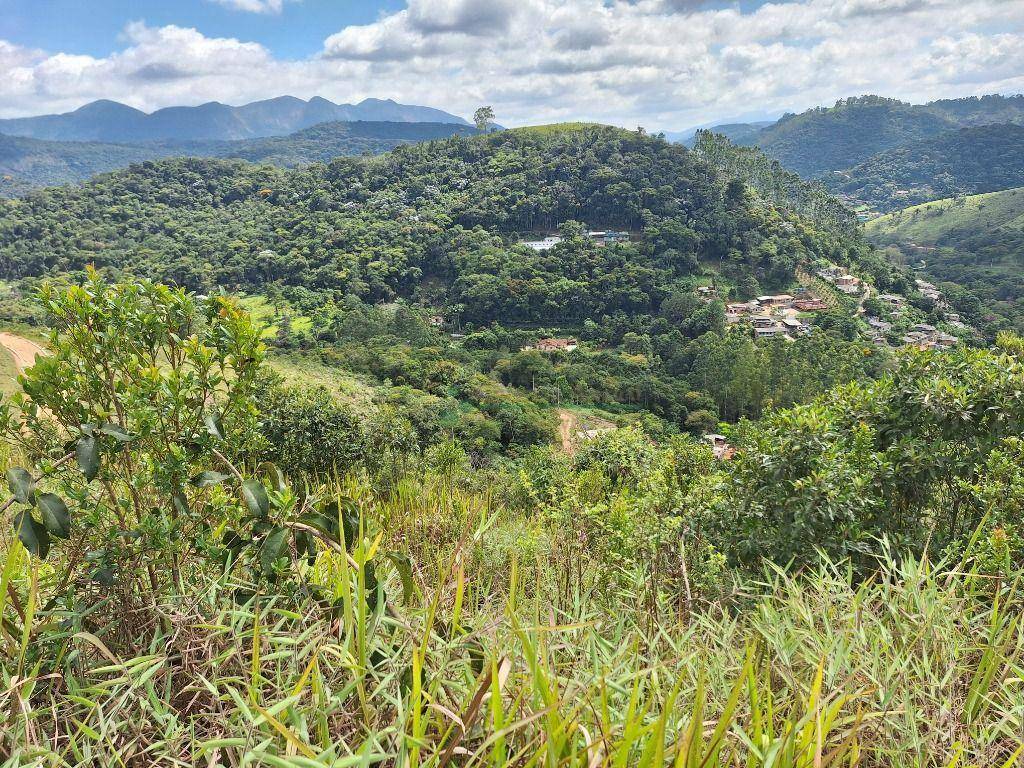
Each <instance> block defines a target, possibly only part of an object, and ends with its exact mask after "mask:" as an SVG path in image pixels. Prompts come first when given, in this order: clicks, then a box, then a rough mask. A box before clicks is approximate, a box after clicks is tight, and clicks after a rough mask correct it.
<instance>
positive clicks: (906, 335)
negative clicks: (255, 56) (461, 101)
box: [0, 4, 1024, 768]
mask: <svg viewBox="0 0 1024 768" xmlns="http://www.w3.org/2000/svg"><path fill="white" fill-rule="evenodd" d="M260 8H261V12H262V10H265V11H266V14H267V18H268V19H269V20H270V22H271V23H273V22H274V21H275V18H272V17H273V16H274V14H276V13H281V14H286V13H290V12H296V11H300V10H304V9H305V5H304V4H290V6H286V5H282V6H281V8H280V9H278V10H275V9H274V8H270V7H268V8H266V9H263V8H262V6H261V7H260ZM460 8H462V6H459V5H458V4H449V5H447V6H446V12H448V13H449V16H446V17H445V18H444V19H441V20H440V21H443V22H444V24H442V25H440V26H437V25H438V24H440V22H439V21H438V20H437V19H434V20H433V22H432V23H434V24H435V28H436V30H442V32H443V35H444V36H445V39H446V40H450V39H452V38H454V37H457V36H459V35H463V36H465V35H464V33H463V32H457V31H455V30H454V28H453V27H452V25H454V24H455V22H457V21H458V22H460V23H463V24H466V23H470V22H471V23H472V25H474V29H476V28H479V30H492V26H490V25H492V24H496V23H497V22H498V21H500V19H498V20H497V21H495V19H494V18H493V17H492V16H491V15H488V14H472V15H470V16H469V17H467V18H468V21H467V19H465V18H463V17H461V16H459V15H458V12H459V9H460ZM617 8H618V6H616V5H615V4H608V5H606V6H602V10H603V12H605V13H613V12H617ZM207 10H208V11H209V12H211V13H213V12H214V11H213V10H212V9H207ZM427 10H429V9H426V6H417V7H415V8H414V7H413V6H411V5H410V7H409V9H407V10H406V11H403V13H405V14H406V15H404V16H400V17H399V21H400V22H401V23H408V24H412V25H419V27H414V28H415V29H416V30H418V31H417V33H416V34H417V35H422V36H423V37H424V39H427V38H429V37H430V34H438V33H437V32H436V31H435V32H434V33H431V32H430V30H429V29H428V27H426V26H424V25H425V24H426V23H427V22H425V21H424V19H423V18H422V16H421V15H417V14H424V13H427ZM499 10H500V9H499ZM229 11H230V9H228V8H226V7H224V8H219V9H217V12H220V13H225V14H226V13H228V12H229ZM250 12H252V11H250ZM492 12H493V11H492V10H490V9H489V10H488V13H492ZM635 12H637V13H641V12H642V13H652V12H653V11H652V10H651V8H648V7H647V6H644V7H643V8H642V9H636V10H635ZM690 12H691V13H699V11H690ZM715 13H722V14H726V15H728V14H739V13H740V11H738V10H728V9H726V10H720V11H715ZM391 23H393V24H394V23H397V22H391ZM500 28H501V27H500V24H499V25H498V26H497V27H494V29H500ZM178 34H186V33H183V32H179V33H178ZM578 34H579V35H583V32H582V31H579V32H578ZM353 39H358V40H359V41H361V43H360V45H361V46H363V47H359V48H357V49H356V52H357V53H358V54H359V55H360V56H368V55H369V54H368V53H365V52H364V51H365V45H366V44H367V43H366V38H363V37H358V38H352V37H351V36H346V37H344V38H342V39H340V40H335V41H334V43H333V45H334V46H335V47H334V48H332V50H334V51H340V50H348V51H350V50H351V49H350V48H346V47H345V46H351V45H353V43H352V40H353ZM413 39H416V40H418V39H419V37H415V36H414V37H413ZM560 39H561V38H560ZM572 39H573V38H572V37H571V36H570V37H568V38H565V44H566V45H569V44H572V43H571V41H572ZM2 51H3V49H0V52H2ZM374 55H375V56H376V55H379V56H384V57H387V56H390V55H392V54H391V53H390V52H378V53H374ZM318 66H321V67H343V66H344V65H342V64H338V63H337V62H335V61H334V60H333V59H330V58H329V57H327V56H326V55H325V56H324V57H323V59H322V60H318ZM359 66H360V67H362V66H365V65H364V64H360V65H359ZM389 66H390V65H389ZM415 66H420V64H419V63H417V64H416V65H415ZM734 114H735V113H734ZM750 114H757V113H756V112H751V113H750ZM364 117H372V118H374V119H369V120H364V119H362V118H364ZM494 117H495V116H494V111H493V110H492V109H490V108H489V107H482V108H480V109H479V110H478V111H477V115H476V116H475V121H474V122H475V125H473V126H470V125H469V124H468V123H467V122H466V121H464V120H462V119H461V118H457V117H455V116H454V115H452V114H450V113H447V112H442V111H440V110H436V109H430V108H426V107H418V106H411V105H402V104H398V103H396V102H393V101H382V100H378V99H367V100H365V101H362V102H360V103H358V104H355V105H350V104H334V103H332V102H328V101H326V100H325V99H316V98H314V99H311V100H308V101H307V100H304V99H293V98H289V97H284V98H282V99H271V100H267V101H262V102H254V103H250V104H248V105H246V106H243V107H226V106H225V105H223V104H220V103H215V102H214V103H209V104H204V105H202V106H199V107H168V108H164V109H158V110H153V111H151V112H144V111H141V110H134V109H132V108H130V107H126V106H124V105H123V104H118V103H114V102H103V101H101V102H93V103H91V104H89V105H87V106H86V107H83V108H81V109H79V110H76V111H74V112H69V113H61V114H55V115H43V116H39V117H29V118H15V119H13V120H3V121H0V170H2V171H3V173H4V174H5V175H4V181H3V182H0V185H2V184H4V183H6V184H7V187H3V186H0V194H3V195H5V196H6V199H0V468H2V469H3V470H4V473H5V480H6V490H7V493H6V494H5V495H4V497H3V498H0V512H3V513H5V514H4V519H3V523H4V524H3V526H2V528H0V709H2V710H3V711H4V712H5V713H11V717H10V718H9V722H8V723H7V724H6V725H5V728H4V729H2V730H0V762H2V761H5V760H6V761H8V762H9V763H10V764H11V765H12V766H13V765H18V766H21V765H24V766H26V768H29V766H31V768H43V766H51V765H52V766H58V765H59V766H68V768H85V767H86V766H93V765H114V764H117V765H126V766H135V765H139V766H141V765H208V766H254V767H255V766H272V767H273V768H310V767H311V766H339V767H340V766H355V765H382V766H383V765H387V766H392V765H393V766H403V768H406V767H407V768H428V767H429V768H455V766H465V768H480V767H481V766H485V765H486V766H491V767H492V768H506V766H512V765H516V766H519V765H524V766H534V767H535V768H541V767H542V766H543V768H562V767H563V766H565V767H570V766H571V767H573V768H612V767H613V766H634V765H635V766H641V767H642V768H666V766H674V767H675V768H699V767H702V766H707V767H708V768H712V767H714V768H732V767H733V766H738V765H745V766H748V767H749V768H768V767H769V766H773V767H775V768H805V767H806V766H811V765H814V766H821V768H825V766H838V765H844V766H846V765H848V766H855V765H864V766H880V767H882V766H886V767H888V766H892V767H893V768H896V767H897V766H905V765H915V766H943V768H978V767H980V766H989V765H991V766H996V768H1013V766H1014V765H1016V764H1018V762H1019V758H1020V757H1021V756H1022V755H1024V743H1022V742H1021V737H1020V733H1021V732H1022V725H1024V719H1022V712H1024V698H1022V697H1024V692H1022V687H1021V685H1020V674H1019V668H1020V663H1021V659H1024V636H1022V633H1021V632H1020V620H1019V619H1020V615H1021V611H1022V609H1024V594H1022V593H1021V583H1022V575H1024V529H1022V528H1021V524H1020V518H1021V511H1022V510H1024V432H1022V427H1021V425H1022V424H1024V338H1022V334H1024V284H1022V283H1021V275H1022V274H1024V273H1022V269H1024V263H1022V262H1021V254H1022V253H1024V181H1022V180H1020V179H1019V174H1020V173H1021V170H1022V168H1024V163H1022V162H1021V157H1022V156H1024V155H1022V154H1021V153H1022V152H1024V141H1022V140H1021V139H1022V136H1021V131H1022V130H1024V129H1022V128H1021V124H1022V123H1024V101H1022V99H1021V97H1019V96H1017V97H1012V96H1008V97H982V98H976V97H971V98H965V99H946V100H940V101H933V102H931V103H928V104H924V105H911V104H908V103H905V102H902V101H897V100H895V99H883V98H880V97H870V96H869V97H859V98H849V99H843V100H841V101H840V102H839V103H837V104H836V106H834V107H828V108H818V109H812V110H809V111H807V112H804V113H802V114H800V115H786V116H785V117H784V118H782V119H781V120H779V121H764V122H761V123H757V124H728V125H724V126H720V128H722V130H721V131H715V130H699V131H696V132H694V134H693V136H692V137H691V140H689V141H688V144H689V146H684V145H682V144H679V143H675V142H671V141H669V140H667V139H666V137H665V136H663V135H661V134H658V133H651V132H649V131H647V130H645V129H643V128H635V129H634V128H631V129H624V128H620V127H616V126H613V125H606V124H603V123H600V122H594V121H590V120H579V121H575V120H574V121H572V122H545V123H544V124H540V125H529V126H525V127H517V128H508V129H504V128H499V127H498V126H496V125H495V124H494ZM321 118H327V119H321ZM5 130H7V131H10V130H15V131H19V132H20V133H21V134H22V135H18V136H14V135H3V134H4V132H5ZM44 340H45V341H44ZM4 764H5V765H6V764H7V763H4Z"/></svg>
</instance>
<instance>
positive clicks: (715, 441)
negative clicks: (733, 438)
mask: <svg viewBox="0 0 1024 768" xmlns="http://www.w3.org/2000/svg"><path fill="white" fill-rule="evenodd" d="M704 441H705V442H706V443H707V444H708V445H710V446H711V453H712V455H713V456H714V457H715V458H716V459H719V460H727V459H731V458H732V457H733V455H734V454H735V453H736V449H735V448H733V447H732V446H731V445H729V443H728V441H727V440H726V439H725V435H704Z"/></svg>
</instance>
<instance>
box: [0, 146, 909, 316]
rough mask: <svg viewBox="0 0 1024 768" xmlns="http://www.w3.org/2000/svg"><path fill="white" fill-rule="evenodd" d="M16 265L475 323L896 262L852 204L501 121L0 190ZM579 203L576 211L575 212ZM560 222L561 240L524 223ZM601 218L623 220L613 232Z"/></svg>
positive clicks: (885, 276)
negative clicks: (299, 296)
mask: <svg viewBox="0 0 1024 768" xmlns="http://www.w3.org/2000/svg"><path fill="white" fill-rule="evenodd" d="M0 212H2V216H0V255H2V257H3V261H2V265H0V276H2V277H6V278H16V277H23V276H30V275H39V274H43V273H45V272H47V271H54V270H56V271H75V270H80V269H82V268H83V267H84V266H85V265H86V264H94V265H96V266H97V267H100V268H111V269H115V270H117V269H131V270H135V271H137V272H139V273H143V274H147V275H150V276H154V277H158V278H160V279H163V280H169V281H172V282H174V283H176V284H179V285H183V286H187V287H191V288H196V289H200V288H201V289H203V290H209V289H211V288H213V287H215V286H226V287H232V288H235V287H242V288H255V289H258V288H261V287H263V286H265V285H266V284H268V283H275V282H276V283H280V284H281V285H282V286H286V287H290V288H294V289H298V288H302V289H306V290H307V291H311V292H319V293H324V292H326V293H329V294H332V295H333V296H335V297H338V298H340V297H343V296H354V297H358V298H360V299H363V300H366V301H370V302H377V301H388V300H392V299H394V298H396V297H406V298H412V299H417V300H425V301H438V300H440V303H443V304H444V306H445V307H446V308H448V309H449V310H450V311H451V312H452V313H453V314H454V315H456V316H457V317H458V318H461V319H462V320H466V321H472V322H490V321H493V320H501V319H508V318H511V319H514V320H515V321H517V322H548V323H555V322H582V321H583V320H585V319H597V318H599V317H600V316H601V315H602V314H606V313H610V312H614V311H617V310H622V311H626V312H629V313H638V312H651V311H654V310H656V309H657V307H658V306H659V305H660V303H661V301H662V300H663V299H664V298H665V296H666V295H667V292H668V291H669V290H670V289H671V286H672V284H673V282H674V281H678V280H680V279H683V278H686V277H687V276H691V275H694V274H696V273H697V272H698V271H699V267H700V265H701V264H702V263H710V264H713V265H716V266H717V267H718V268H719V269H720V271H721V272H723V273H725V274H728V275H730V276H732V277H733V278H735V279H736V280H737V281H739V280H740V279H744V278H747V279H753V280H755V281H758V282H760V283H762V284H763V285H764V286H765V287H772V286H782V287H784V286H785V285H786V284H787V283H788V282H790V281H791V280H792V278H793V274H794V270H795V269H796V267H797V266H798V265H800V264H802V263H803V264H806V263H810V262H811V261H813V260H814V259H815V258H825V259H829V260H831V261H834V262H836V263H840V264H847V265H850V264H853V263H856V264H857V266H858V267H859V268H861V269H863V270H867V271H869V272H871V273H874V274H875V277H876V279H878V280H880V281H883V284H882V285H881V287H887V285H886V284H885V283H886V282H887V281H889V280H891V279H892V276H891V273H890V272H889V271H888V270H887V268H886V267H885V265H884V263H883V262H882V261H881V260H880V259H877V258H875V257H873V256H872V254H871V252H870V249H869V248H868V247H867V246H866V245H865V244H864V243H863V242H861V241H860V239H859V238H858V237H857V236H856V235H855V234H851V233H847V232H844V231H841V230H837V229H836V228H835V226H834V223H835V222H834V219H835V217H836V216H838V215H839V213H838V212H837V210H834V209H831V208H828V207H827V206H818V207H812V206H808V207H805V208H804V214H805V215H800V214H799V213H794V212H793V211H791V210H790V209H789V208H785V207H777V206H776V205H774V204H772V202H771V201H770V200H766V199H764V198H763V197H761V196H760V195H758V194H756V193H751V192H750V187H749V186H748V185H747V184H745V183H744V182H743V181H742V180H739V179H733V180H731V181H730V180H729V179H728V178H727V177H725V176H723V175H722V174H721V173H720V172H719V171H718V170H716V168H715V167H714V166H712V165H711V164H710V163H708V162H707V161H705V160H703V159H701V158H700V157H699V156H697V155H694V154H692V153H690V152H689V151H688V150H686V149H685V148H683V147H679V146H676V145H671V144H668V143H667V142H665V141H664V140H661V139H658V138H653V137H649V136H645V135H642V134H638V133H631V132H627V131H622V130H618V129H613V128H604V127H599V126H594V127H584V128H581V129H577V128H562V127H553V128H550V129H524V130H516V131H503V132H499V133H496V134H492V135H489V136H486V137H477V138H469V139H467V138H453V139H449V140H446V141H441V142H429V143H425V144H419V145H413V146H407V147H400V148H399V149H397V150H396V151H394V152H392V153H390V154H388V155H386V156H384V157H381V158H378V159H355V158H342V159H338V160H335V161H334V162H332V163H330V164H327V165H314V166H312V167H310V168H306V169H298V170H293V171H281V170H277V169H274V168H270V167H266V166H252V165H248V164H244V163H238V162H230V161H217V160H200V159H180V160H168V161H161V162H147V163H143V164H140V165H137V166H133V167H132V168H130V169H128V170H125V171H122V172H118V173H114V174H111V175H107V176H102V177H100V178H98V179H96V180H94V181H91V182H89V183H88V184H86V185H85V186H83V187H74V188H59V189H51V190H44V191H40V192H38V193H34V194H32V195H29V196H28V197H26V198H24V199H21V200H16V201H10V202H7V203H6V204H4V206H3V208H2V209H0ZM574 222H575V223H574ZM559 227H561V228H562V230H563V235H564V241H563V243H561V244H560V245H559V246H558V247H556V248H554V249H551V250H550V251H541V252H538V251H533V250H531V249H528V248H525V247H520V246H517V245H516V240H517V238H518V236H519V234H520V233H530V232H549V231H554V230H556V229H557V228H559ZM587 227H590V228H595V229H602V230H606V229H613V230H624V231H627V232H630V233H633V234H634V237H631V238H630V242H628V243H620V244H618V245H616V246H614V247H611V248H603V247H599V244H596V243H594V242H593V241H592V240H591V239H590V238H588V237H586V236H585V229H586V228H587Z"/></svg>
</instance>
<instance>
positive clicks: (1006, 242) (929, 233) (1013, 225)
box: [865, 188, 1024, 328]
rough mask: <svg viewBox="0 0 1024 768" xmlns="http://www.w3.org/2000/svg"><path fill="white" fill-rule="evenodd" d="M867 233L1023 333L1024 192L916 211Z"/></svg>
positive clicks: (878, 222) (874, 224)
mask: <svg viewBox="0 0 1024 768" xmlns="http://www.w3.org/2000/svg"><path fill="white" fill-rule="evenodd" d="M865 233H866V235H867V237H868V238H869V239H870V240H871V241H872V242H875V243H877V244H878V245H881V246H890V247H892V248H894V249H896V250H898V251H899V253H900V254H901V255H902V257H903V258H904V259H906V260H907V261H908V262H917V261H918V260H923V261H924V263H925V270H926V272H927V273H928V274H930V275H933V276H934V277H936V278H938V279H939V280H946V281H950V282H954V283H957V284H959V285H962V286H963V287H964V288H966V289H968V290H970V291H971V292H972V293H974V294H975V295H976V296H977V297H978V299H980V307H979V309H980V311H981V312H987V313H993V314H995V315H998V316H999V317H1001V318H1002V319H1004V320H1005V321H1006V322H1008V323H1010V324H1012V325H1013V326H1014V327H1016V328H1022V327H1024V188H1017V189H1009V190H1004V191H1001V192H991V193H988V194H983V195H974V196H971V197H966V198H950V199H945V200H937V201H935V202H931V203H924V204H922V205H917V206H913V207H911V208H907V209H905V210H902V211H896V212H895V213H891V214H888V215H886V216H882V217H880V218H878V219H875V220H874V221H870V222H868V224H867V225H866V226H865Z"/></svg>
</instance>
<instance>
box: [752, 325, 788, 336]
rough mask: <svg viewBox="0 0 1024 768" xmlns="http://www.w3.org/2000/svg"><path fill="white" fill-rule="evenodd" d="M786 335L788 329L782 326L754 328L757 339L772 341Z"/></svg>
mask: <svg viewBox="0 0 1024 768" xmlns="http://www.w3.org/2000/svg"><path fill="white" fill-rule="evenodd" d="M785 333H786V329H785V328H784V327H783V326H781V325H770V326H761V327H760V328H754V338H755V339H772V338H774V337H776V336H783V335H785Z"/></svg>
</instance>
